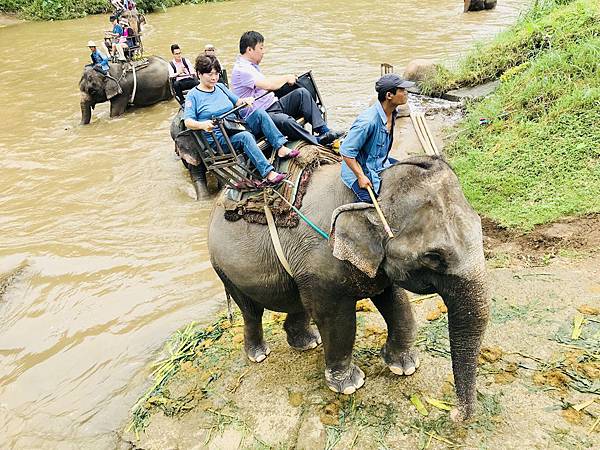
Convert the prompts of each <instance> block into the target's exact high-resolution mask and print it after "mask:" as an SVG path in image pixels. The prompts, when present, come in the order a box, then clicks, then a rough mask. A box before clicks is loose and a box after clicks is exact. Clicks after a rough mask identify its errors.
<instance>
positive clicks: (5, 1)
mask: <svg viewBox="0 0 600 450" xmlns="http://www.w3.org/2000/svg"><path fill="white" fill-rule="evenodd" d="M217 1H223V0H139V1H137V2H136V5H137V7H138V10H140V11H142V12H152V11H154V10H157V9H165V8H167V7H169V6H177V5H181V4H183V3H212V2H217ZM110 10H112V6H111V5H110V2H109V1H108V0H0V12H8V13H17V14H19V15H20V16H22V17H23V18H26V19H33V20H63V19H73V18H76V17H84V16H86V15H89V14H102V13H107V12H109V11H110Z"/></svg>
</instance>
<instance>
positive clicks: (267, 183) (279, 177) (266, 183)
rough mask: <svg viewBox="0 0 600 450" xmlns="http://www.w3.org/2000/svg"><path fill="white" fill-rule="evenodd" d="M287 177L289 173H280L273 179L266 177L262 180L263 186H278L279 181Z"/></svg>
mask: <svg viewBox="0 0 600 450" xmlns="http://www.w3.org/2000/svg"><path fill="white" fill-rule="evenodd" d="M287 177H288V174H287V173H280V174H278V175H277V176H276V177H275V178H273V179H272V180H268V179H266V178H265V179H264V180H262V182H261V187H268V186H277V185H278V184H279V183H281V182H282V181H283V180H285V179H286V178H287Z"/></svg>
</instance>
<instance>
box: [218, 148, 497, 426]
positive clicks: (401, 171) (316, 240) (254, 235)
mask: <svg viewBox="0 0 600 450" xmlns="http://www.w3.org/2000/svg"><path fill="white" fill-rule="evenodd" d="M339 173H340V166H339V165H329V166H321V167H320V168H319V169H317V170H316V171H315V172H314V174H313V176H312V179H311V181H310V184H309V186H308V189H307V192H306V195H305V196H304V199H303V202H302V208H301V211H302V212H303V213H304V214H305V215H306V216H307V217H308V218H310V220H311V221H314V222H315V223H316V224H317V225H318V226H319V227H320V228H322V229H324V230H328V229H330V224H331V217H332V213H333V211H334V210H336V208H338V207H339V206H340V205H347V204H352V203H353V202H354V195H353V193H352V192H351V190H350V189H348V188H347V187H346V186H344V185H343V184H342V182H341V180H340V176H339ZM380 203H381V208H382V210H383V213H384V214H385V216H386V218H387V220H388V222H389V224H390V226H391V227H392V229H393V231H394V234H395V237H394V238H393V239H389V238H387V235H386V234H385V232H384V230H383V226H382V224H381V222H380V220H379V217H378V215H377V213H376V211H375V210H374V209H373V207H372V205H366V204H354V205H353V206H352V207H350V208H348V209H347V210H344V211H342V212H340V213H339V214H338V215H337V217H336V218H335V220H334V223H333V225H332V229H331V237H330V239H329V241H326V240H325V239H323V238H322V237H320V236H319V235H318V234H316V233H315V232H314V231H313V230H312V229H311V228H310V227H308V226H307V225H306V224H305V223H303V222H301V223H300V225H299V226H298V227H296V228H279V230H278V231H279V237H280V240H281V244H282V247H283V251H284V253H285V255H286V257H287V259H288V261H289V263H290V266H291V269H292V273H293V274H294V277H293V278H292V277H290V276H289V275H288V274H287V273H286V272H285V271H284V269H283V268H282V266H281V264H280V262H279V260H278V259H277V256H276V254H275V251H274V250H273V244H272V242H271V240H270V238H269V232H268V230H267V227H266V226H264V225H258V224H249V223H247V222H245V221H244V220H239V221H237V222H228V221H226V220H225V218H224V217H223V208H222V206H221V205H220V202H217V203H216V204H215V207H214V209H213V212H212V215H211V220H210V227H209V251H210V255H211V262H212V265H213V267H214V269H215V271H216V272H217V274H218V275H219V277H220V278H221V280H222V281H223V284H224V285H225V289H226V290H227V292H228V293H229V294H231V296H232V297H233V299H234V300H235V301H236V303H237V305H238V306H239V308H240V310H241V312H242V315H243V317H244V339H245V341H244V348H245V350H246V353H247V355H248V357H249V358H250V359H251V360H253V361H260V360H263V359H264V358H266V357H267V355H268V353H269V348H268V346H267V344H266V342H265V341H264V339H263V330H262V323H261V320H262V314H263V310H264V309H265V308H266V309H270V310H274V311H283V312H287V313H288V315H287V318H286V320H285V323H284V329H285V331H286V333H287V338H288V342H289V343H290V345H292V346H293V347H301V348H312V347H314V346H316V345H317V344H318V343H320V342H321V341H322V343H323V348H324V352H325V365H326V368H325V381H326V384H327V386H328V387H329V388H330V389H332V390H334V391H336V392H340V393H345V394H350V393H352V392H354V391H355V390H356V389H358V388H360V387H361V386H362V385H363V383H364V379H365V374H364V372H363V371H362V370H360V368H358V367H357V366H356V365H354V364H353V363H352V348H353V345H354V339H355V334H356V302H357V301H358V300H360V299H362V298H367V297H368V298H371V300H372V301H373V303H374V304H375V306H376V307H377V309H378V310H379V312H380V313H381V315H382V316H383V318H384V319H385V322H386V325H387V329H388V336H387V341H386V343H385V344H384V346H383V348H382V352H381V354H382V357H383V359H384V361H385V363H386V364H387V365H388V367H389V368H390V370H391V371H392V372H394V373H396V374H403V375H410V374H412V373H414V372H415V370H416V369H417V368H418V366H419V357H418V354H417V352H416V350H415V349H414V348H413V343H414V339H415V335H416V326H415V319H414V317H413V313H412V308H411V305H410V302H409V301H408V297H407V294H406V291H405V289H406V290H409V291H411V292H415V293H419V294H429V293H438V294H440V295H441V297H442V298H443V300H444V302H445V304H446V306H447V307H448V319H449V334H450V342H451V354H452V367H453V372H454V380H455V385H456V393H457V397H458V406H457V409H456V411H454V412H453V415H452V417H453V418H455V419H456V420H462V419H466V418H468V417H470V416H471V415H472V414H473V412H474V408H475V375H476V366H477V356H478V353H479V347H480V344H481V340H482V337H483V333H484V330H485V327H486V323H487V318H488V308H489V300H488V296H487V292H486V280H485V270H484V256H483V242H482V232H481V221H480V219H479V216H478V215H477V214H476V213H475V212H474V211H473V210H472V208H471V207H470V206H469V204H468V203H467V201H466V199H465V197H464V195H463V193H462V191H461V189H460V186H459V183H458V180H457V178H456V175H455V174H454V172H453V171H452V169H451V168H450V167H449V166H448V165H447V164H446V163H445V162H444V161H443V160H441V159H439V158H436V157H426V156H423V157H413V158H409V159H406V160H404V161H401V162H400V163H398V164H395V165H393V166H392V167H390V168H388V169H386V170H385V171H384V172H383V173H382V188H381V195H380ZM345 208H346V207H345ZM338 211H339V210H338ZM311 319H312V320H314V322H315V324H316V326H317V329H314V328H313V327H312V326H311V324H310V320H311ZM298 343H301V345H298Z"/></svg>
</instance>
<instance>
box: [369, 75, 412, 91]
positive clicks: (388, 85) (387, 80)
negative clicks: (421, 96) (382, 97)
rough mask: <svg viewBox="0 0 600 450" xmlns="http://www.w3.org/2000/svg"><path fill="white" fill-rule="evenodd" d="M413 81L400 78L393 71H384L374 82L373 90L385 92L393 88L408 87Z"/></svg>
mask: <svg viewBox="0 0 600 450" xmlns="http://www.w3.org/2000/svg"><path fill="white" fill-rule="evenodd" d="M414 85H415V83H413V82H412V81H407V80H405V79H404V78H400V76H399V75H396V74H395V73H386V74H385V75H384V76H382V77H381V78H380V79H379V80H377V82H376V83H375V90H376V91H377V92H387V91H389V90H391V89H394V88H403V89H408V88H410V87H413V86H414Z"/></svg>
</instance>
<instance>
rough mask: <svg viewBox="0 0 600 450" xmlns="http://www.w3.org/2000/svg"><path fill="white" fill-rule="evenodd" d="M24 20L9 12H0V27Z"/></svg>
mask: <svg viewBox="0 0 600 450" xmlns="http://www.w3.org/2000/svg"><path fill="white" fill-rule="evenodd" d="M21 22H24V21H23V20H20V19H17V17H16V16H14V15H11V14H0V28H2V27H6V26H9V25H16V24H18V23H21Z"/></svg>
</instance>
